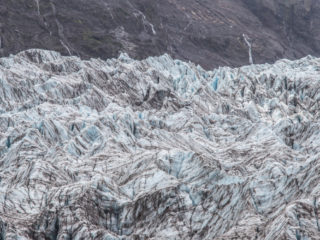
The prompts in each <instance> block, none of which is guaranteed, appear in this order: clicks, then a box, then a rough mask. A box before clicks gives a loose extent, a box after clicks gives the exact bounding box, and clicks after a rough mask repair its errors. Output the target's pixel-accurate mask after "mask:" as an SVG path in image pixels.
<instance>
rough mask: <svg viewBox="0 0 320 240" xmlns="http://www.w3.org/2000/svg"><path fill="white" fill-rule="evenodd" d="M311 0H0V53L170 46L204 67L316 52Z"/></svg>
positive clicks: (103, 54) (319, 11) (150, 50)
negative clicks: (26, 50)
mask: <svg viewBox="0 0 320 240" xmlns="http://www.w3.org/2000/svg"><path fill="white" fill-rule="evenodd" d="M319 25H320V1H318V0H201V1H200V0H197V1H195V0H161V1H150V0H121V1H119V0H89V1H88V0H59V1H58V0H46V1H44V0H19V1H12V0H1V2H0V39H1V40H0V42H1V44H0V48H1V50H0V56H8V55H9V54H10V53H17V52H19V51H21V50H25V49H30V48H42V49H50V50H55V51H58V52H62V53H63V54H64V55H78V56H81V57H82V58H90V57H100V58H102V59H107V58H110V57H118V56H119V52H121V51H122V52H127V53H128V54H129V55H130V56H131V57H133V58H137V59H142V58H146V57H148V56H155V55H157V56H158V55H162V54H164V53H169V54H170V55H171V56H173V57H174V58H178V59H181V60H188V61H189V60H191V61H192V62H195V63H199V64H201V65H202V66H203V67H204V68H205V69H212V68H213V67H218V66H226V65H228V66H242V65H246V64H247V63H249V61H248V49H247V45H246V43H245V41H244V39H243V34H246V35H247V36H248V37H249V38H250V39H251V42H252V51H253V58H254V59H253V60H254V62H255V63H266V62H274V61H275V60H278V59H281V58H288V59H296V58H301V57H304V56H306V55H308V54H311V55H314V56H320V41H319V39H320V28H319Z"/></svg>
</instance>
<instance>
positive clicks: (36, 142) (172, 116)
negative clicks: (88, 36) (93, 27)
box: [0, 50, 320, 240]
mask: <svg viewBox="0 0 320 240" xmlns="http://www.w3.org/2000/svg"><path fill="white" fill-rule="evenodd" d="M319 75H320V59H317V58H314V57H306V58H303V59H301V60H297V61H289V60H281V61H278V62H276V63H275V64H274V65H269V64H264V65H251V66H245V67H242V68H234V69H233V68H229V67H223V68H219V69H215V70H213V71H205V70H203V69H202V68H201V67H199V66H196V65H194V64H193V63H185V62H182V61H180V60H173V59H172V58H170V57H169V56H168V55H163V56H161V57H150V58H147V59H146V60H143V61H136V60H133V59H131V58H129V57H128V56H127V55H125V54H122V55H121V56H120V57H119V58H118V59H111V60H107V61H102V60H99V59H91V60H88V61H83V60H80V59H79V58H78V57H62V56H61V55H60V54H59V53H57V52H52V51H44V50H28V51H24V52H21V53H19V54H17V55H15V56H11V57H9V58H2V59H0V111H1V113H0V134H1V135H0V239H157V240H158V239H195V240H196V239H208V240H209V239H318V237H319V232H320V226H319V215H318V214H319V211H320V185H319V182H320V154H319V153H320V144H319V143H320V123H319V117H320V115H319V100H320V79H319Z"/></svg>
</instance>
